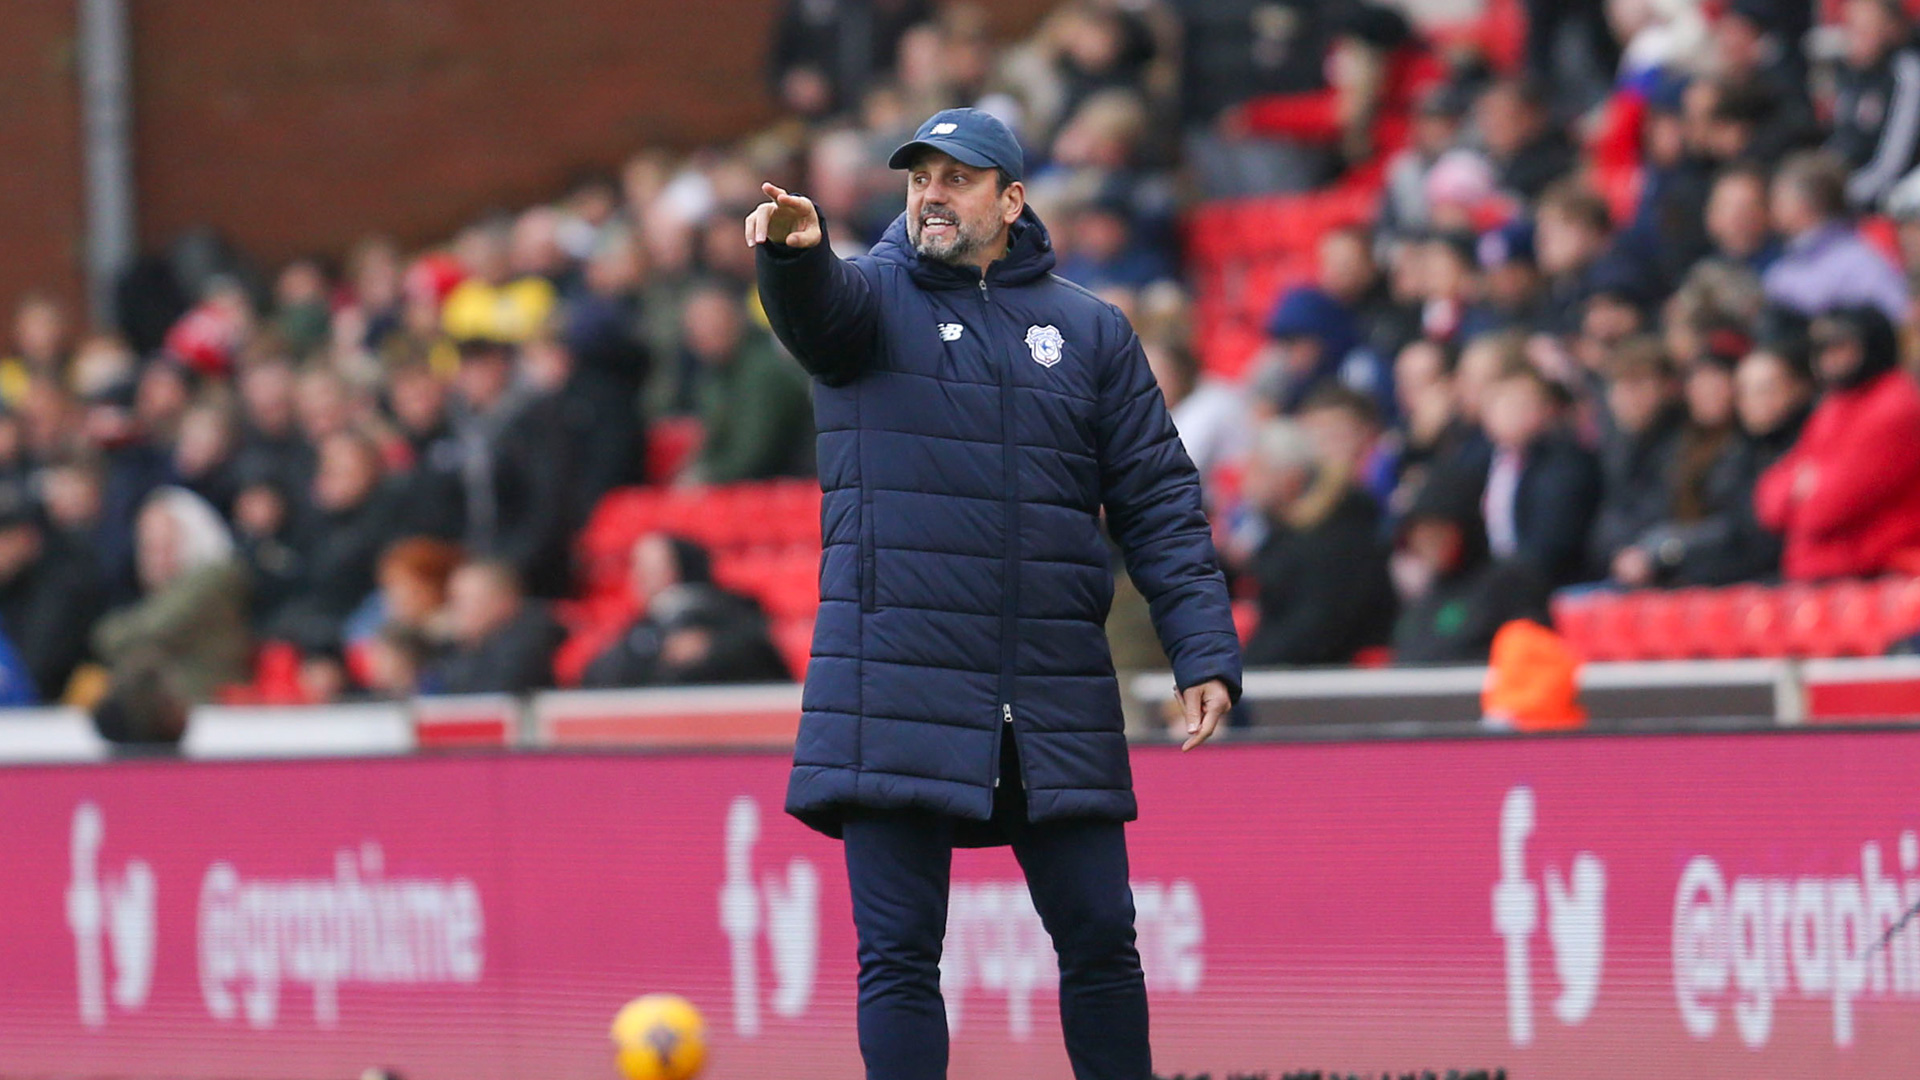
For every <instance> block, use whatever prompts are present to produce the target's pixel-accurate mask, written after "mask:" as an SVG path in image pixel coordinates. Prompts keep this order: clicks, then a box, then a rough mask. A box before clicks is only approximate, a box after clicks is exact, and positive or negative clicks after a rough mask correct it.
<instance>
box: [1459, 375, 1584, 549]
mask: <svg viewBox="0 0 1920 1080" xmlns="http://www.w3.org/2000/svg"><path fill="white" fill-rule="evenodd" d="M1563 400H1564V398H1563V397H1562V395H1561V391H1559V390H1558V389H1556V388H1555V387H1554V386H1553V385H1552V384H1550V383H1548V381H1547V380H1546V378H1545V377H1544V376H1542V375H1541V374H1540V373H1539V372H1538V371H1536V370H1534V369H1533V368H1532V367H1531V366H1524V365H1523V366H1518V367H1514V368H1509V369H1507V370H1505V371H1502V372H1501V373H1500V375H1499V376H1498V377H1497V378H1496V379H1495V380H1494V381H1493V382H1492V383H1491V384H1489V385H1488V387H1487V389H1486V397H1485V403H1484V406H1483V415H1482V423H1483V424H1484V426H1485V428H1486V433H1487V438H1488V439H1489V440H1490V442H1491V455H1490V459H1482V460H1487V461H1488V464H1487V465H1486V471H1485V473H1484V475H1485V477H1486V502H1485V515H1486V526H1487V542H1488V547H1489V549H1490V550H1491V551H1492V553H1493V556H1494V558H1495V559H1498V560H1503V561H1504V560H1507V559H1519V560H1521V561H1522V562H1525V563H1526V564H1527V565H1529V566H1531V567H1532V568H1533V570H1534V571H1535V572H1536V573H1537V574H1539V575H1540V577H1541V578H1542V579H1543V580H1545V581H1546V582H1547V583H1548V584H1549V585H1556V586H1557V585H1564V584H1567V583H1570V582H1573V581H1576V580H1579V578H1580V576H1581V570H1582V567H1583V565H1584V563H1585V558H1586V545H1587V531H1588V527H1589V526H1590V524H1591V523H1592V521H1593V513H1594V508H1595V506H1596V505H1597V504H1598V502H1599V499H1600V475H1599V469H1598V467H1597V466H1596V465H1595V464H1594V460H1593V456H1592V455H1591V454H1589V453H1588V452H1587V451H1586V450H1585V449H1584V448H1582V447H1581V446H1580V444H1579V443H1578V442H1576V441H1574V439H1573V437H1572V436H1571V435H1570V434H1568V433H1567V431H1566V430H1565V425H1564V423H1563V420H1562V416H1561V412H1562V402H1563Z"/></svg>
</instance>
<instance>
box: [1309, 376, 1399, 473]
mask: <svg viewBox="0 0 1920 1080" xmlns="http://www.w3.org/2000/svg"><path fill="white" fill-rule="evenodd" d="M1298 419H1299V423H1300V427H1301V428H1302V429H1303V430H1305V431H1306V433H1307V437H1308V438H1309V439H1311V440H1312V442H1313V448H1314V452H1315V454H1316V455H1317V460H1318V463H1319V466H1320V468H1321V469H1322V470H1324V471H1325V472H1326V473H1327V474H1329V475H1330V476H1337V477H1344V478H1345V479H1346V480H1347V481H1348V482H1350V483H1352V485H1353V486H1354V487H1356V488H1358V489H1360V490H1361V491H1363V492H1365V493H1366V494H1368V495H1370V496H1372V497H1373V498H1375V499H1376V500H1379V499H1384V498H1385V497H1386V496H1387V493H1388V492H1389V491H1390V490H1391V488H1392V477H1391V473H1390V471H1389V469H1388V467H1387V462H1385V461H1384V460H1383V458H1382V457H1381V455H1380V453H1379V451H1380V436H1381V426H1380V411H1379V410H1378V409H1376V408H1374V406H1373V399H1372V398H1370V397H1368V396H1367V395H1365V394H1363V393H1361V392H1360V391H1358V390H1355V389H1353V388H1352V387H1350V386H1337V385H1335V386H1323V387H1321V388H1320V389H1318V390H1316V391H1314V392H1313V396H1311V397H1309V398H1307V400H1306V401H1304V402H1302V403H1301V405H1300V413H1299V417H1298Z"/></svg>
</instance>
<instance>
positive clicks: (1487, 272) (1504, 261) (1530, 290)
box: [1460, 219, 1545, 339]
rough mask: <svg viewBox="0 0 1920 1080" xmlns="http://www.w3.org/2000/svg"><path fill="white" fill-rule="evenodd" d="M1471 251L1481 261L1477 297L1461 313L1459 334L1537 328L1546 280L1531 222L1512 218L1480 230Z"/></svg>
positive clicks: (1465, 337) (1476, 334)
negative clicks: (1486, 229) (1483, 230)
mask: <svg viewBox="0 0 1920 1080" xmlns="http://www.w3.org/2000/svg"><path fill="white" fill-rule="evenodd" d="M1474 255H1475V257H1476V258H1477V259H1478V261H1479V264H1480V298H1479V301H1478V302H1477V303H1476V304H1474V305H1473V306H1472V307H1471V308H1469V309H1468V310H1467V312H1466V314H1464V315H1463V316H1462V317H1461V327H1460V336H1461V337H1462V338H1463V339H1471V338H1475V337H1478V336H1480V335H1481V334H1486V333H1494V332H1498V331H1502V330H1532V329H1534V328H1536V327H1537V326H1538V325H1539V323H1540V319H1541V306H1542V303H1543V301H1544V299H1545V296H1544V291H1545V283H1544V282H1543V281H1542V280H1541V277H1540V265H1539V263H1538V262H1537V261H1535V258H1534V253H1533V224H1532V223H1531V222H1529V221H1527V220H1525V219H1515V220H1513V221H1510V222H1508V223H1507V224H1505V225H1502V226H1501V227H1499V228H1497V229H1492V230H1489V231H1488V232H1485V233H1482V234H1481V236H1480V239H1479V240H1478V242H1477V243H1476V245H1475V248H1474Z"/></svg>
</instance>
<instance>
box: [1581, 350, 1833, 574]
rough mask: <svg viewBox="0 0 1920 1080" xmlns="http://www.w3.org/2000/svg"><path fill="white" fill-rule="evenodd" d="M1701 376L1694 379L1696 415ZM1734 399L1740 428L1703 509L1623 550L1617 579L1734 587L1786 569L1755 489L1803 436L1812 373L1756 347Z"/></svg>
mask: <svg viewBox="0 0 1920 1080" xmlns="http://www.w3.org/2000/svg"><path fill="white" fill-rule="evenodd" d="M1698 379H1699V376H1696V377H1694V378H1690V379H1689V380H1688V398H1689V402H1690V405H1689V408H1690V409H1694V411H1695V412H1696V415H1697V413H1698V412H1699V410H1698V409H1697V408H1696V407H1695V406H1694V405H1693V404H1692V401H1693V399H1694V398H1696V397H1697V396H1698V392H1697V391H1696V390H1695V386H1696V384H1697V382H1698ZM1733 398H1734V400H1733V411H1734V413H1735V414H1736V416H1737V419H1738V427H1737V429H1736V431H1735V435H1734V438H1733V440H1732V445H1731V446H1730V447H1729V448H1728V450H1727V452H1726V453H1723V454H1721V455H1720V456H1718V457H1717V458H1716V459H1715V460H1714V461H1713V462H1712V463H1711V464H1710V465H1709V466H1708V469H1707V471H1706V472H1705V474H1704V475H1703V476H1702V477H1701V479H1700V485H1699V493H1698V497H1697V512H1695V513H1692V514H1688V513H1687V512H1686V507H1685V506H1683V505H1682V506H1677V507H1676V511H1675V514H1674V516H1673V518H1672V519H1671V520H1668V521H1665V522H1662V523H1660V524H1659V525H1656V526H1654V527H1653V528H1652V529H1650V530H1648V531H1647V533H1646V534H1645V535H1643V536H1641V538H1640V540H1639V541H1638V542H1637V543H1636V544H1635V545H1634V546H1633V547H1630V548H1627V549H1626V550H1624V551H1622V552H1620V554H1619V555H1617V556H1615V557H1614V562H1613V579H1614V580H1615V581H1617V582H1619V583H1621V584H1622V585H1627V586H1630V587H1635V588H1638V587H1642V586H1647V585H1654V584H1669V585H1730V584H1733V583H1734V582H1739V581H1754V580H1759V579H1763V578H1768V577H1772V576H1774V575H1775V574H1777V573H1778V572H1779V569H1780V539H1779V537H1777V536H1775V535H1773V534H1772V533H1770V532H1768V531H1767V530H1766V529H1764V528H1762V527H1761V525H1760V523H1759V522H1758V521H1757V520H1755V518H1754V510H1753V489H1754V485H1755V483H1757V482H1758V481H1759V479H1760V475H1761V473H1763V472H1765V471H1766V469H1767V468H1768V467H1769V466H1771V465H1772V464H1773V463H1774V462H1776V461H1778V460H1780V458H1781V456H1782V455H1784V454H1785V453H1786V452H1787V450H1788V448H1790V447H1791V446H1792V445H1793V443H1794V440H1795V439H1796V438H1798V437H1799V434H1800V429H1801V426H1802V425H1803V424H1805V422H1806V419H1807V413H1808V412H1809V411H1810V409H1811V402H1812V400H1813V379H1812V375H1811V373H1810V372H1808V371H1807V368H1806V364H1805V361H1804V360H1802V359H1799V358H1797V357H1795V356H1794V355H1793V354H1791V353H1788V352H1785V351H1778V350H1775V351H1768V350H1760V351H1755V352H1751V353H1748V354H1747V356H1746V357H1745V358H1744V359H1742V360H1741V361H1740V365H1739V367H1738V368H1737V369H1736V370H1735V372H1734V394H1733ZM1696 422H1697V421H1696Z"/></svg>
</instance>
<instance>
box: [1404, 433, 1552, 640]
mask: <svg viewBox="0 0 1920 1080" xmlns="http://www.w3.org/2000/svg"><path fill="white" fill-rule="evenodd" d="M1478 489H1479V484H1478V481H1477V478H1476V477H1474V476H1473V475H1472V474H1471V473H1470V472H1466V471H1463V470H1461V469H1459V468H1442V469H1439V470H1436V471H1435V473H1434V475H1433V477H1432V478H1431V479H1430V480H1429V481H1428V482H1427V485H1426V486H1425V487H1424V488H1423V489H1422V490H1421V492H1420V496H1419V498H1418V499H1417V500H1415V502H1414V505H1413V508H1412V509H1411V510H1409V511H1408V515H1407V516H1408V518H1409V519H1410V520H1411V519H1415V518H1437V519H1440V520H1443V521H1450V522H1452V523H1453V524H1454V525H1455V526H1457V527H1458V528H1459V530H1460V537H1461V549H1460V554H1459V560H1458V562H1457V564H1456V565H1455V566H1454V568H1453V569H1452V570H1450V571H1448V572H1446V573H1444V574H1442V575H1441V576H1440V577H1439V578H1437V579H1436V580H1434V581H1433V582H1432V583H1431V584H1430V585H1429V586H1428V587H1427V590H1426V592H1425V593H1424V594H1422V595H1420V596H1418V597H1415V598H1413V599H1412V600H1410V601H1409V602H1407V603H1406V604H1405V605H1403V607H1402V609H1401V612H1400V618H1399V620H1398V621H1397V622H1396V623H1395V624H1394V628H1393V662H1394V663H1395V664H1483V663H1485V662H1486V660H1487V654H1488V652H1489V650H1491V649H1492V647H1493V636H1494V634H1496V633H1498V632H1499V630H1500V628H1501V627H1502V626H1505V625H1506V624H1507V623H1509V622H1511V621H1512V620H1514V619H1532V620H1534V621H1536V622H1540V623H1545V622H1547V618H1548V616H1547V582H1546V579H1545V578H1543V577H1541V576H1540V574H1539V573H1538V572H1537V571H1536V570H1535V569H1534V568H1533V567H1532V566H1531V565H1530V564H1528V563H1527V562H1524V561H1522V560H1519V559H1506V560H1495V559H1494V558H1493V556H1492V555H1491V554H1490V553H1489V552H1488V550H1487V539H1486V537H1487V529H1486V524H1485V522H1484V521H1483V520H1482V519H1481V517H1480V506H1479V504H1480V499H1479V495H1478Z"/></svg>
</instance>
